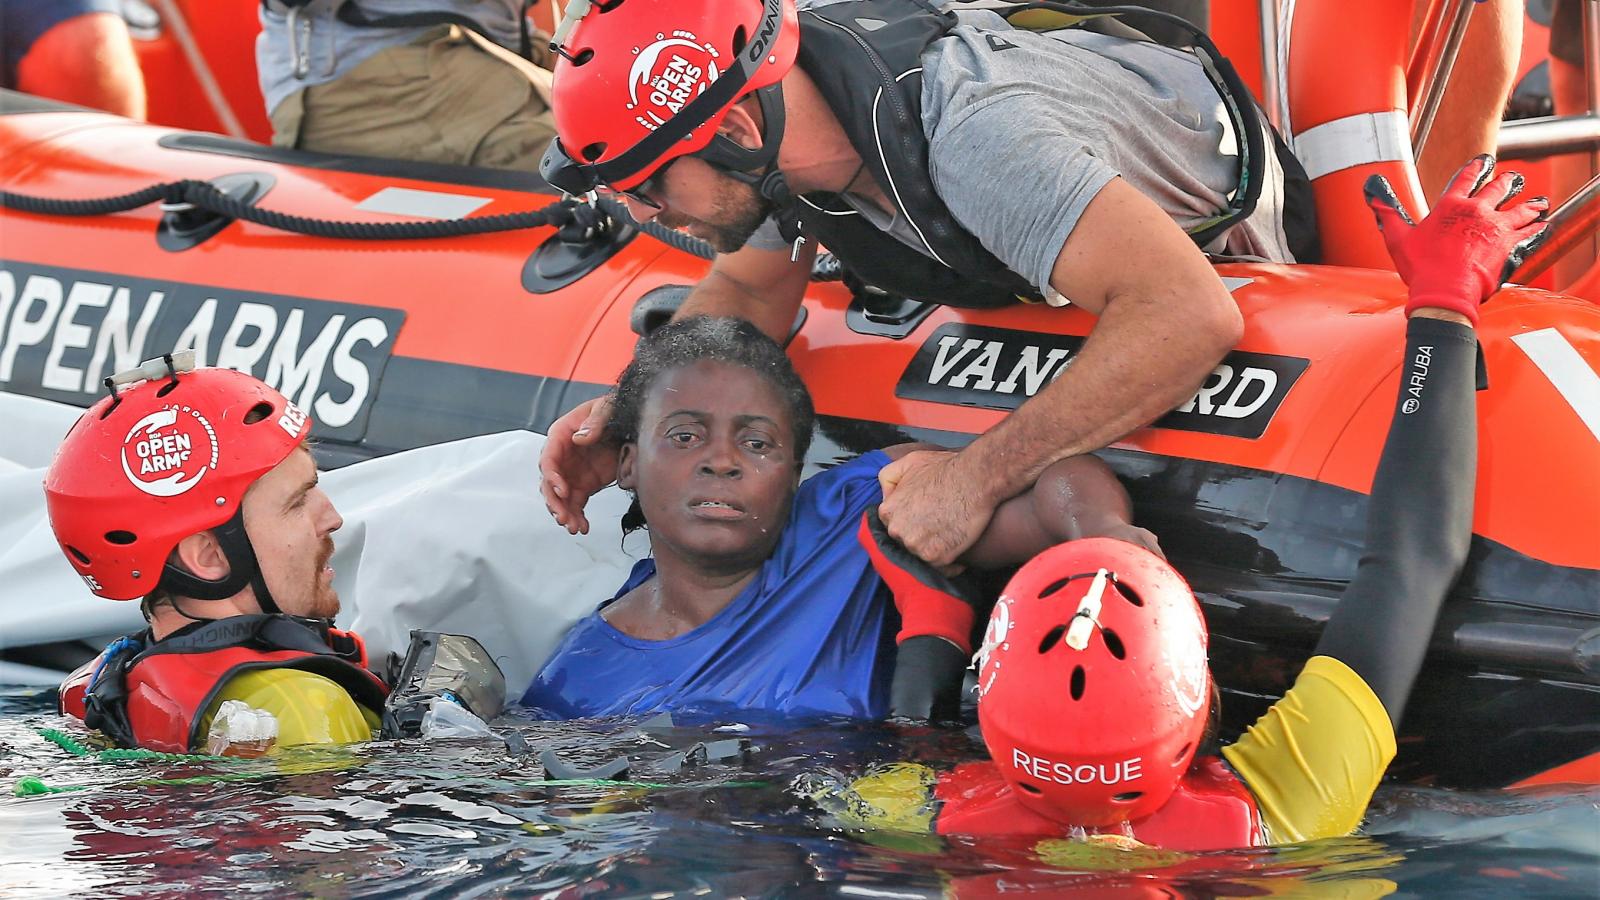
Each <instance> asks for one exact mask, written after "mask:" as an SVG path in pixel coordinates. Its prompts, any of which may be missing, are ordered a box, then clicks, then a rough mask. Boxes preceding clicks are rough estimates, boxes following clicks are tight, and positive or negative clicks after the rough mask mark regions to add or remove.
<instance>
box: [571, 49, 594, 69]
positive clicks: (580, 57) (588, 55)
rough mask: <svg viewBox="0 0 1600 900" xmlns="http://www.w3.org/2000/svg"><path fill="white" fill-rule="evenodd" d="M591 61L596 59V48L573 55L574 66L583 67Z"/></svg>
mask: <svg viewBox="0 0 1600 900" xmlns="http://www.w3.org/2000/svg"><path fill="white" fill-rule="evenodd" d="M591 59H594V48H593V47H585V48H583V49H582V50H579V51H578V52H577V53H574V54H573V55H572V64H573V65H574V66H581V65H583V64H584V63H586V62H588V61H589V60H591Z"/></svg>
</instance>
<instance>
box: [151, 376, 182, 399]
mask: <svg viewBox="0 0 1600 900" xmlns="http://www.w3.org/2000/svg"><path fill="white" fill-rule="evenodd" d="M177 386H178V380H177V379H176V378H174V379H172V380H171V381H169V382H167V383H166V384H163V385H162V386H161V387H159V388H157V389H156V396H157V397H165V396H166V395H168V394H170V393H172V389H173V388H175V387H177Z"/></svg>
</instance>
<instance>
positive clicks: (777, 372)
mask: <svg viewBox="0 0 1600 900" xmlns="http://www.w3.org/2000/svg"><path fill="white" fill-rule="evenodd" d="M707 360H709V361H711V362H718V363H722V364H724V365H729V366H738V367H740V368H743V369H749V370H750V371H751V372H754V373H755V374H756V375H758V376H760V377H761V378H762V379H764V380H765V381H766V382H767V384H770V385H772V388H773V389H774V390H775V391H777V392H778V396H779V397H781V398H783V404H784V406H785V407H786V409H787V412H788V413H789V423H790V424H791V425H792V426H793V429H794V433H793V434H791V435H790V438H791V440H792V441H793V445H792V446H791V448H790V450H791V453H792V457H793V459H794V461H795V465H797V466H798V465H800V464H801V463H802V462H804V461H805V458H806V450H807V449H809V448H810V446H811V430H812V426H813V425H814V424H815V422H816V418H817V414H816V410H815V409H813V407H812V405H811V392H810V391H808V390H806V385H805V382H803V381H801V380H800V375H799V373H797V372H795V370H794V365H793V364H791V363H790V362H789V357H788V355H787V354H785V353H784V352H783V348H782V347H779V346H778V345H777V344H776V343H775V342H774V341H773V340H772V338H769V337H767V336H766V335H765V334H762V333H761V330H760V329H759V328H756V327H755V326H754V325H751V324H750V323H749V322H746V321H745V320H743V319H734V318H711V317H709V316H693V317H691V318H687V319H679V320H678V321H676V322H669V323H667V324H666V325H663V326H661V327H660V328H657V329H656V330H655V331H652V332H650V333H649V334H648V335H646V336H645V337H644V339H642V340H641V341H639V346H638V348H637V349H635V350H634V354H633V362H631V363H629V364H628V367H627V368H626V369H624V370H623V371H622V377H621V378H618V379H617V388H616V391H615V393H614V394H613V395H612V407H611V420H610V421H609V422H607V423H606V431H605V439H606V441H607V442H609V443H611V444H613V445H615V446H618V447H620V446H622V445H623V444H631V443H637V442H638V440H639V420H640V419H641V418H642V417H643V415H644V403H645V400H646V398H648V397H649V396H650V390H651V388H652V387H654V385H655V383H656V379H658V378H660V377H661V376H662V375H664V374H666V373H667V372H671V371H674V370H677V369H681V368H683V367H684V366H690V365H693V364H695V363H697V362H702V361H707ZM644 524H645V522H644V514H643V512H642V511H641V510H640V508H639V501H638V500H637V499H635V500H634V502H633V506H632V508H630V509H629V510H628V512H627V513H626V514H625V515H624V516H623V517H622V532H623V534H627V533H628V532H630V531H633V530H635V529H637V528H639V527H641V526H643V525H644Z"/></svg>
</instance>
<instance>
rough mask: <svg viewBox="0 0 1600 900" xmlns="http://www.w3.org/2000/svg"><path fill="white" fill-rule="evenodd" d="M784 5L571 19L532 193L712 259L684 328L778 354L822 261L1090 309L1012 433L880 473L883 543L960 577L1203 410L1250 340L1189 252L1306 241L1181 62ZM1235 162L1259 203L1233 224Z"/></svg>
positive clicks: (573, 430) (589, 478) (656, 4)
mask: <svg viewBox="0 0 1600 900" xmlns="http://www.w3.org/2000/svg"><path fill="white" fill-rule="evenodd" d="M791 3H792V0H724V2H711V0H699V2H682V0H679V2H668V0H624V5H623V7H621V8H622V9H626V10H627V11H628V15H626V16H624V15H613V14H610V13H606V14H601V15H594V14H590V15H588V16H586V17H584V18H582V19H580V20H579V21H578V22H577V24H576V26H575V27H574V28H573V29H572V31H571V34H570V35H568V36H567V40H566V44H567V46H568V47H570V48H574V52H575V53H577V58H579V59H581V60H582V63H581V64H568V63H566V62H560V63H558V64H557V66H556V77H555V87H554V97H555V100H554V105H555V111H556V125H557V133H558V138H557V140H556V141H555V142H554V143H553V144H552V145H551V149H550V151H549V152H548V153H547V154H546V156H545V160H544V163H543V164H542V166H541V171H543V173H544V174H545V177H546V179H547V180H549V181H550V182H551V183H552V184H555V185H556V186H558V187H562V188H565V189H568V190H574V189H584V188H585V187H586V186H587V187H596V186H598V187H602V188H610V189H612V190H615V191H616V192H618V193H620V194H622V195H623V196H624V197H625V198H626V199H627V201H628V203H629V207H630V209H631V210H632V211H633V213H634V215H635V216H637V217H639V218H648V217H652V216H653V217H655V218H656V219H657V221H659V222H661V223H663V224H666V225H669V226H672V227H677V228H682V229H684V230H686V231H688V232H690V233H691V234H694V235H696V236H699V237H701V238H703V239H705V240H706V241H708V242H709V243H711V244H712V246H713V247H715V248H716V249H717V250H718V251H719V256H718V257H717V259H716V261H715V262H714V263H713V265H712V268H711V271H710V273H709V274H708V276H707V277H706V279H705V280H704V281H702V282H701V283H700V284H699V285H697V286H696V287H695V289H694V291H693V292H692V293H691V294H690V296H689V297H688V299H687V300H686V301H685V302H684V303H683V305H682V307H681V309H680V311H679V312H678V316H692V315H736V316H741V317H743V318H746V319H749V320H750V321H752V322H754V323H755V324H757V325H758V326H759V327H761V328H762V329H763V330H764V331H766V332H767V333H768V334H771V335H773V336H775V337H780V338H781V337H783V336H784V335H786V334H787V332H788V329H789V327H790V325H791V323H792V322H793V320H794V317H795V312H796V308H797V306H798V305H799V303H800V301H801V299H802V295H803V293H804V290H805V285H806V282H807V280H808V276H809V273H810V269H811V263H812V260H813V259H814V256H815V252H816V242H817V240H818V239H820V240H822V241H823V242H824V243H826V244H827V246H828V248H829V249H830V250H832V251H834V253H835V254H836V255H838V256H840V257H841V259H842V260H843V261H844V262H845V263H846V264H847V265H848V266H850V267H852V268H854V269H855V270H856V271H857V272H858V273H860V274H862V276H863V277H864V278H865V279H866V280H868V281H870V282H872V283H875V284H878V285H879V286H881V287H885V288H888V289H891V290H895V291H897V292H899V293H903V294H906V295H907V296H914V297H918V298H920V299H925V300H937V301H940V302H944V303H950V304H952V305H961V306H995V305H998V304H1001V303H1005V302H1014V301H1015V300H1016V298H1017V297H1018V296H1022V297H1032V298H1038V299H1042V300H1044V301H1045V302H1048V303H1051V304H1053V305H1062V304H1065V303H1067V302H1071V303H1073V304H1076V305H1078V306H1080V307H1082V308H1084V309H1086V310H1088V311H1089V312H1092V313H1094V314H1096V315H1097V316H1098V319H1099V321H1098V322H1097V324H1096V326H1095V328H1094V330H1093V332H1092V333H1091V335H1090V337H1089V340H1088V341H1086V342H1085V344H1084V346H1083V349H1082V350H1081V351H1080V353H1079V354H1078V356H1077V358H1076V360H1075V362H1074V363H1073V365H1072V366H1071V367H1070V368H1068V369H1066V370H1064V371H1063V372H1062V374H1061V376H1060V377H1059V378H1058V379H1056V381H1055V382H1054V383H1053V384H1052V385H1050V386H1049V387H1047V388H1045V389H1044V390H1043V391H1041V392H1040V393H1039V394H1038V395H1037V396H1036V397H1035V398H1033V399H1032V400H1030V401H1029V402H1027V403H1026V404H1024V405H1023V406H1022V407H1021V408H1020V409H1018V410H1017V411H1016V412H1015V413H1013V414H1011V415H1010V416H1009V417H1008V418H1007V419H1005V420H1004V421H1003V422H1001V423H1000V424H998V425H996V426H995V427H994V428H992V429H990V430H989V431H988V432H986V433H985V434H983V435H980V436H979V437H978V438H977V439H976V440H975V441H973V442H972V444H970V445H969V446H968V447H967V448H965V449H964V450H962V451H961V452H959V453H918V454H912V455H910V456H908V457H906V458H905V459H903V460H900V461H898V462H896V463H895V464H894V465H893V466H889V467H887V468H886V469H885V470H884V472H883V474H882V476H881V480H882V481H883V484H884V491H885V495H886V497H885V500H884V503H883V505H882V508H881V515H882V517H883V519H884V521H885V523H886V524H887V525H888V528H889V531H890V533H891V534H892V535H894V536H895V537H897V538H899V539H900V540H901V541H902V542H904V543H905V545H906V546H907V547H908V548H909V549H911V550H912V551H913V552H915V553H917V555H919V556H921V557H922V558H924V559H926V560H928V561H929V562H932V563H935V564H945V563H949V562H951V561H952V560H954V559H955V558H956V557H957V556H958V555H959V554H960V553H961V552H962V551H963V550H965V549H966V548H967V547H968V546H970V545H971V543H972V541H973V540H974V539H975V537H976V536H977V535H978V534H979V533H981V531H982V529H983V527H984V526H985V525H986V523H987V522H988V519H989V517H990V515H991V514H992V513H993V510H994V508H995V507H996V506H997V505H998V504H999V503H1001V502H1002V501H1004V500H1006V499H1007V498H1009V497H1011V496H1013V495H1014V494H1016V493H1017V492H1018V491H1019V490H1021V489H1022V488H1024V487H1025V486H1026V485H1027V484H1029V483H1031V481H1030V479H1033V478H1036V477H1037V476H1038V473H1039V472H1040V471H1041V470H1043V469H1044V468H1045V467H1046V466H1048V465H1049V464H1050V463H1052V462H1054V461H1056V460H1059V459H1062V458H1065V457H1067V456H1071V455H1074V454H1079V453H1086V452H1089V451H1091V450H1095V449H1098V448H1100V447H1103V446H1105V445H1107V444H1109V443H1110V442H1112V441H1114V440H1117V439H1118V438H1120V437H1122V436H1123V435H1125V434H1127V433H1128V432H1130V431H1132V430H1134V429H1136V428H1138V427H1140V426H1142V425H1144V424H1146V423H1148V422H1150V421H1152V420H1153V419H1155V418H1157V417H1158V416H1160V415H1161V414H1163V413H1165V412H1167V411H1168V410H1170V409H1172V408H1174V407H1176V406H1177V405H1179V404H1180V403H1182V402H1183V401H1184V400H1185V399H1187V398H1188V397H1189V396H1191V395H1192V394H1193V392H1194V390H1195V389H1196V388H1197V387H1198V386H1199V385H1200V383H1201V382H1202V380H1203V379H1204V378H1205V376H1206V374H1207V373H1209V372H1210V371H1211V370H1212V368H1213V367H1214V366H1215V365H1216V363H1217V361H1218V360H1219V359H1221V357H1222V356H1223V354H1225V353H1226V352H1227V351H1228V350H1229V349H1231V348H1232V346H1233V345H1234V343H1235V342H1236V341H1237V340H1238V337H1239V335H1240V333H1241V331H1242V328H1243V323H1242V321H1241V319H1240V316H1239V311H1238V308H1237V307H1236V306H1235V305H1234V303H1233V300H1232V298H1231V297H1230V296H1229V294H1228V292H1227V290H1226V288H1224V286H1223V284H1222V282H1221V280H1220V279H1219V278H1218V277H1217V275H1216V273H1215V272H1214V271H1213V270H1212V268H1211V266H1210V264H1209V263H1208V262H1207V260H1206V257H1205V254H1204V253H1203V252H1202V246H1203V247H1204V249H1205V250H1210V251H1216V252H1219V253H1226V254H1231V255H1240V256H1253V257H1259V258H1265V259H1269V260H1274V261H1285V262H1287V261H1294V259H1295V250H1296V249H1297V248H1299V247H1304V246H1308V245H1307V244H1306V243H1305V242H1304V239H1305V237H1306V236H1305V235H1304V234H1301V233H1298V229H1294V228H1290V229H1286V220H1288V221H1289V222H1290V223H1291V224H1292V220H1293V215H1286V209H1288V211H1289V213H1291V214H1292V213H1295V212H1298V210H1295V209H1293V208H1291V205H1289V204H1286V202H1285V193H1284V192H1285V175H1284V170H1283V165H1284V162H1285V160H1287V162H1288V164H1289V165H1291V166H1294V163H1293V160H1292V158H1288V157H1285V158H1280V157H1279V156H1277V155H1275V154H1274V153H1273V152H1272V149H1271V148H1273V146H1274V139H1273V136H1272V135H1271V134H1270V132H1269V131H1267V130H1266V127H1265V126H1264V125H1261V124H1260V122H1259V119H1258V118H1257V117H1253V116H1250V117H1243V118H1241V117H1240V116H1239V115H1234V114H1230V108H1229V104H1228V103H1227V102H1226V101H1225V99H1224V97H1223V95H1222V93H1221V91H1222V89H1223V88H1222V87H1221V86H1219V84H1218V83H1217V78H1216V77H1214V76H1213V75H1210V74H1208V70H1207V69H1205V68H1204V67H1202V65H1201V62H1200V61H1199V60H1198V59H1197V57H1196V55H1195V54H1193V53H1190V52H1186V51H1184V50H1179V49H1171V48H1168V47H1165V46H1161V45H1158V44H1154V43H1150V42H1147V41H1139V40H1135V39H1130V38H1128V37H1123V36H1114V35H1113V34H1109V33H1099V32H1095V31H1088V30H1083V29H1072V30H1057V31H1049V32H1038V31H1033V30H1028V29H1023V28H1020V27H1013V24H1012V23H1011V21H1009V20H1008V19H1006V18H1005V17H1003V16H1002V15H1001V14H1000V13H999V12H998V11H995V10H988V9H970V8H964V9H959V10H958V12H957V13H956V14H955V16H954V17H951V16H948V15H944V14H941V13H939V12H935V11H933V10H932V9H931V8H930V7H929V6H928V5H927V4H926V3H923V2H919V0H823V2H811V3H805V2H802V3H800V5H799V7H800V8H799V12H798V15H796V14H795V8H794V6H792V5H791ZM669 33H670V35H671V37H668V36H667V35H668V34H669ZM724 35H739V36H742V38H743V39H742V40H733V41H730V40H729V39H728V38H727V37H724ZM719 40H721V41H722V42H723V43H721V44H719V43H718V41H719ZM578 48H581V49H578ZM585 54H587V56H585ZM730 80H731V83H730ZM1235 82H1236V79H1235ZM1241 95H1243V91H1242V89H1239V90H1238V91H1236V92H1235V93H1233V94H1231V95H1230V96H1232V97H1234V98H1235V100H1236V102H1241V101H1239V98H1240V96H1241ZM1242 103H1244V104H1249V103H1250V101H1249V98H1248V96H1247V95H1243V99H1242ZM1251 109H1252V110H1253V106H1252V107H1251ZM1247 149H1248V152H1249V153H1250V154H1251V155H1252V157H1253V161H1254V165H1255V168H1253V169H1250V170H1248V171H1251V172H1253V174H1254V177H1253V178H1251V179H1249V180H1250V181H1251V182H1252V184H1250V185H1248V187H1249V191H1248V193H1249V194H1250V198H1249V199H1251V200H1253V201H1254V202H1253V206H1252V205H1251V204H1250V203H1248V202H1246V203H1244V204H1243V205H1241V204H1240V203H1239V202H1238V200H1239V197H1240V195H1243V194H1245V193H1247V191H1246V187H1247V186H1246V185H1245V184H1243V183H1241V182H1242V179H1241V168H1242V163H1241V155H1242V154H1243V152H1244V151H1246V150H1247ZM1230 211H1231V215H1230V214H1229V213H1230ZM1186 231H1187V232H1189V233H1188V234H1186V233H1185V232H1186ZM608 415H609V410H608V406H607V404H606V402H605V401H604V400H601V401H595V402H594V403H592V404H589V405H586V406H584V407H580V408H579V409H577V410H574V411H573V412H572V413H569V414H568V415H567V416H565V417H563V418H562V419H561V420H560V421H558V422H557V423H555V424H554V425H553V426H552V428H551V430H550V438H551V440H550V441H549V442H548V443H547V445H546V449H545V453H544V458H543V459H541V461H540V471H541V474H542V475H543V490H544V494H545V499H546V502H547V504H548V505H549V507H550V509H551V512H552V513H553V514H554V515H555V516H556V518H557V520H558V521H560V522H561V523H562V524H564V525H566V526H567V527H568V528H569V529H570V530H573V531H579V530H585V529H586V528H587V525H588V523H587V520H585V519H584V517H583V514H582V509H583V505H584V503H585V501H586V500H587V498H588V496H589V495H590V494H591V493H592V492H593V491H594V490H597V489H598V488H599V487H600V486H602V485H603V484H604V483H605V482H606V481H607V480H608V479H609V476H610V474H611V473H612V472H614V469H615V467H614V465H612V464H610V457H609V456H608V455H607V454H608V451H606V450H603V449H602V445H600V444H599V443H598V440H599V437H600V431H601V429H600V427H599V426H600V425H601V424H603V423H604V421H605V420H606V418H607V417H608Z"/></svg>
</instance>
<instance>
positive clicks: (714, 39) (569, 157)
mask: <svg viewBox="0 0 1600 900" xmlns="http://www.w3.org/2000/svg"><path fill="white" fill-rule="evenodd" d="M574 20H575V23H574ZM556 44H557V45H558V46H559V47H560V51H561V59H560V60H559V61H557V63H556V68H555V80H554V87H553V96H552V99H551V107H552V108H553V109H554V111H555V121H556V134H557V137H556V139H555V140H553V141H552V142H551V144H550V149H549V150H548V151H547V152H546V153H545V156H544V160H543V162H542V163H541V164H540V173H541V174H542V175H543V176H544V178H545V180H546V181H548V182H550V184H551V185H553V186H555V187H557V188H559V189H561V190H563V191H566V192H567V193H570V194H581V193H584V192H586V191H590V190H593V189H594V188H595V187H596V186H607V187H610V188H612V189H614V190H617V191H629V190H630V189H633V188H636V187H637V186H639V185H640V184H641V183H642V182H644V181H645V180H647V179H648V178H649V177H650V176H651V175H652V174H654V173H655V172H656V171H657V170H658V169H660V168H661V167H662V166H663V165H665V164H666V163H668V162H671V161H672V160H674V159H676V158H678V157H680V156H685V155H688V154H700V155H703V156H705V157H706V158H707V159H708V161H710V162H712V163H713V164H715V165H718V166H719V167H721V168H724V169H727V170H732V171H740V172H749V171H752V170H754V169H756V168H759V167H760V166H763V165H765V164H767V163H769V162H770V161H771V159H772V157H773V155H774V154H775V152H776V150H777V144H778V141H779V140H780V139H781V135H782V132H783V103H782V100H781V97H777V96H776V91H777V84H778V82H779V81H781V80H782V79H783V76H784V74H785V73H787V72H788V71H789V69H790V67H791V66H793V65H794V60H795V54H796V52H797V49H798V47H799V46H800V26H799V22H798V20H797V18H796V14H795V7H794V0H594V2H593V3H592V4H590V3H588V2H584V0H575V2H574V3H573V4H572V5H571V6H569V7H568V14H567V19H566V20H565V21H564V22H563V23H562V27H561V28H558V29H557V31H556ZM764 88H770V90H768V91H763V92H762V94H761V101H762V105H761V109H762V113H763V119H764V121H763V128H764V135H763V137H764V138H765V140H764V141H763V147H761V148H759V149H758V150H756V151H750V150H747V149H745V148H742V147H740V146H738V145H737V144H734V143H733V142H732V141H730V140H728V139H727V138H719V137H717V134H716V132H717V126H718V124H720V123H721V122H722V119H723V117H724V116H725V115H727V112H728V109H729V108H730V107H732V106H733V105H734V104H735V103H738V102H739V100H740V99H742V98H744V97H746V96H748V95H750V94H752V93H756V92H757V91H762V89H764ZM645 202H650V201H648V200H647V199H646V200H645Z"/></svg>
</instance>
